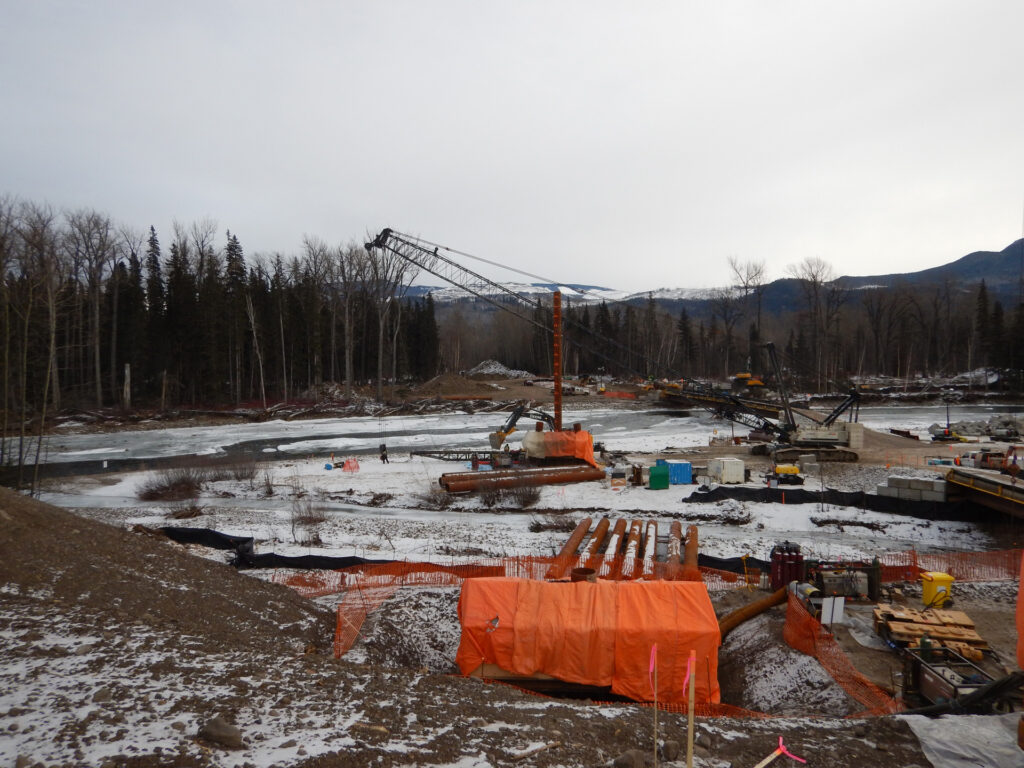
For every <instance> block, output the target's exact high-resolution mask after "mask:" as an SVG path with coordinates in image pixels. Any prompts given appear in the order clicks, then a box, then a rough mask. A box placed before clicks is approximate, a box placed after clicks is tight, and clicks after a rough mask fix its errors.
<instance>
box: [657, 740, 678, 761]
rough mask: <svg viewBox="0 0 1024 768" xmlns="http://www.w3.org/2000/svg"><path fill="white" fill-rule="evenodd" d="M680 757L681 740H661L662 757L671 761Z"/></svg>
mask: <svg viewBox="0 0 1024 768" xmlns="http://www.w3.org/2000/svg"><path fill="white" fill-rule="evenodd" d="M677 757H679V742H678V741H674V740H669V741H663V742H661V759H662V760H664V761H666V762H669V763H671V762H672V761H673V760H675V759H676V758H677Z"/></svg>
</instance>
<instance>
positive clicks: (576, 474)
mask: <svg viewBox="0 0 1024 768" xmlns="http://www.w3.org/2000/svg"><path fill="white" fill-rule="evenodd" d="M603 478H604V471H603V470H601V469H598V468H597V467H590V466H583V467H541V468H538V469H512V470H493V471H490V472H447V473H445V474H443V475H441V477H440V478H439V479H438V483H439V484H440V486H441V487H442V488H444V489H445V490H446V491H448V493H466V492H468V491H483V490H488V489H493V488H520V487H523V486H532V485H556V484H558V483H585V482H588V481H590V480H601V479H603Z"/></svg>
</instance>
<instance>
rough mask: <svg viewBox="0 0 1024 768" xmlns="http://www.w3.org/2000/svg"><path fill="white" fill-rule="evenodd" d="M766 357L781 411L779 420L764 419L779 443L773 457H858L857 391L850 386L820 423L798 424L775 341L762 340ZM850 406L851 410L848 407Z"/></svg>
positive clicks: (784, 461)
mask: <svg viewBox="0 0 1024 768" xmlns="http://www.w3.org/2000/svg"><path fill="white" fill-rule="evenodd" d="M765 348H766V349H767V350H768V359H769V360H770V361H771V364H772V368H773V370H774V372H775V380H776V386H777V389H778V393H779V398H780V399H781V400H782V412H781V414H780V416H781V419H780V423H779V424H773V423H772V422H769V421H767V419H766V420H765V422H766V426H767V430H766V431H768V432H769V433H772V434H774V435H775V436H776V439H777V441H778V443H779V444H778V445H777V446H776V447H775V449H774V450H773V451H772V456H773V457H774V458H775V461H776V462H778V463H780V464H791V463H794V462H796V461H797V460H798V459H799V458H800V456H803V455H806V454H809V453H813V454H814V455H815V458H816V460H817V461H819V462H835V461H857V459H858V458H859V457H858V455H857V452H856V450H855V449H856V448H859V447H861V445H862V444H863V435H864V432H863V427H862V426H861V425H860V424H858V423H857V416H858V414H859V410H860V394H859V393H858V392H857V390H856V389H851V390H850V391H849V393H848V394H847V396H846V397H845V398H844V399H843V401H842V402H841V403H839V405H837V406H836V407H835V408H834V409H832V411H831V412H830V413H829V414H828V415H827V416H825V418H824V419H823V420H822V421H821V423H820V424H810V425H807V426H798V425H797V423H796V417H795V416H794V414H793V408H792V406H791V405H790V402H789V394H788V393H787V391H786V386H785V383H784V379H783V378H782V367H781V366H780V365H779V358H778V355H777V354H776V352H775V344H773V343H772V342H768V343H767V344H765ZM851 408H852V410H850V409H851ZM847 411H850V414H849V416H850V418H849V420H848V422H840V421H839V417H840V416H842V415H843V414H844V413H846V412H847Z"/></svg>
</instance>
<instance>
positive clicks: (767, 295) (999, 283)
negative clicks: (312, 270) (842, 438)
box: [407, 238, 1024, 313]
mask: <svg viewBox="0 0 1024 768" xmlns="http://www.w3.org/2000/svg"><path fill="white" fill-rule="evenodd" d="M1022 279H1024V238H1021V239H1020V240H1016V241H1014V242H1013V243H1011V244H1010V245H1008V246H1006V248H1004V249H1003V250H1001V251H975V252H973V253H969V254H967V255H966V256H962V257H961V258H959V259H957V260H956V261H952V262H950V263H948V264H943V265H941V266H938V267H930V268H928V269H923V270H920V271H918V272H903V273H892V274H888V275H867V276H842V277H839V278H837V279H836V282H837V283H838V284H839V285H841V286H843V287H844V288H848V289H851V290H857V289H865V288H882V287H886V288H887V287H893V286H896V285H906V286H910V287H914V286H925V285H934V284H941V283H943V282H947V281H948V282H950V283H951V284H953V285H954V286H955V287H956V288H958V289H959V290H971V289H973V287H974V286H975V285H976V284H977V283H979V282H981V281H982V280H984V281H985V284H986V287H987V288H988V289H989V292H990V294H991V295H992V296H993V297H994V298H997V299H1000V300H1002V301H1003V302H1004V303H1006V302H1009V301H1012V302H1014V303H1015V302H1016V297H1017V295H1018V290H1019V287H1020V285H1021V281H1022ZM503 285H504V286H505V287H507V288H508V289H509V290H512V291H514V292H516V293H518V294H520V295H524V296H530V297H532V296H536V295H540V294H543V295H548V294H550V293H551V292H553V291H554V290H555V289H556V288H558V289H560V290H561V291H562V295H563V298H564V299H566V300H568V301H570V302H572V303H574V304H579V303H591V304H596V303H600V302H602V301H606V302H628V303H640V302H643V301H646V300H647V299H648V297H652V298H653V299H654V300H655V301H657V302H658V303H659V304H660V305H661V306H662V308H663V309H667V310H670V311H678V309H679V308H680V307H686V308H687V310H688V311H689V310H691V309H693V310H696V311H697V312H698V313H701V312H700V310H701V308H702V307H704V306H706V304H707V301H708V299H710V298H711V294H712V290H710V289H704V288H655V289H652V290H650V291H637V292H634V293H630V292H628V291H621V290H617V289H614V288H607V287H605V286H599V285H590V284H586V283H562V284H560V285H559V284H557V283H503ZM428 293H429V294H431V295H432V296H433V298H434V301H435V302H439V303H454V302H459V301H467V300H470V301H471V300H473V299H474V296H473V294H471V293H470V292H468V291H466V290H464V289H462V288H456V287H454V286H446V287H440V286H424V285H416V286H412V287H411V288H410V289H409V291H408V292H407V296H409V297H411V298H421V297H424V296H426V295H427V294H428ZM480 293H483V294H484V295H488V296H491V295H493V296H495V297H496V298H500V297H501V295H502V294H500V292H496V291H494V290H493V289H492V288H491V287H490V286H487V285H481V286H480ZM801 301H802V297H801V293H800V286H799V281H797V280H796V279H794V278H791V277H787V278H780V279H778V280H774V281H772V282H770V283H768V284H766V285H765V286H764V295H763V297H762V303H763V307H764V310H765V311H767V312H784V311H787V310H790V309H796V308H798V306H799V304H800V302H801Z"/></svg>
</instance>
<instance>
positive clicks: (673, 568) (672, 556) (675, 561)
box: [665, 520, 683, 581]
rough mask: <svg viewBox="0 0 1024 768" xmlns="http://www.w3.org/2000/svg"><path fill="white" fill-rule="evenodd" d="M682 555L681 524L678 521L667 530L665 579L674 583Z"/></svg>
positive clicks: (673, 522)
mask: <svg viewBox="0 0 1024 768" xmlns="http://www.w3.org/2000/svg"><path fill="white" fill-rule="evenodd" d="M682 554H683V524H682V523H680V522H679V521H678V520H673V521H672V526H671V527H670V528H669V530H668V556H667V557H666V559H665V560H666V563H667V567H666V568H665V579H666V580H667V581H675V580H676V579H678V578H679V565H680V563H679V559H680V557H682Z"/></svg>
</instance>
